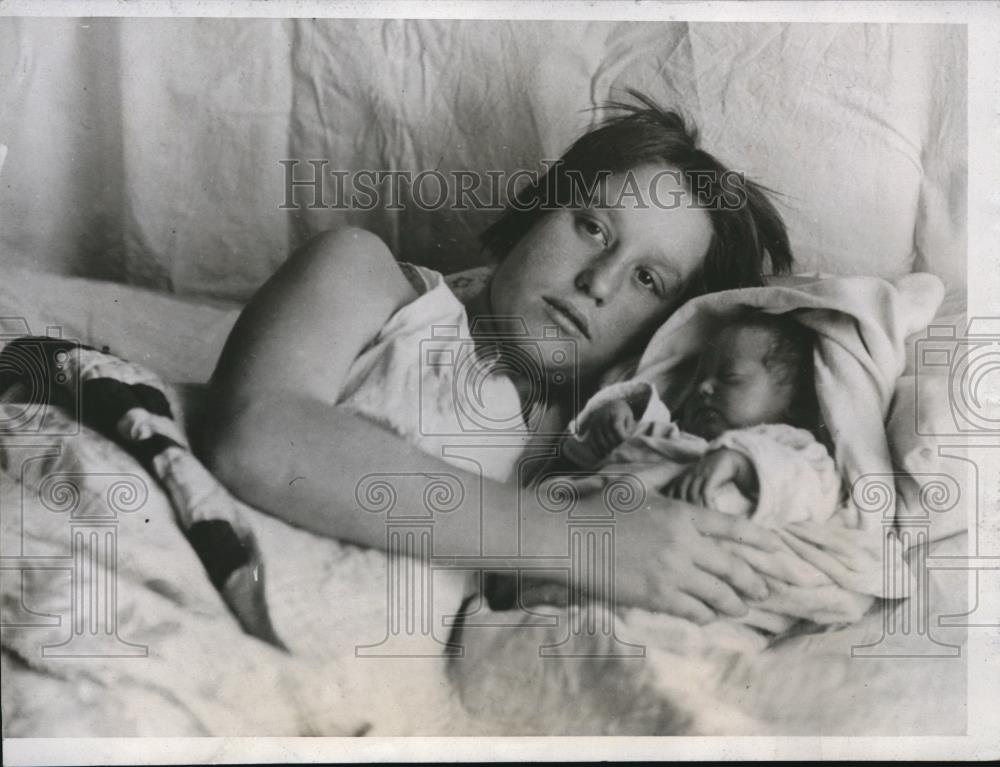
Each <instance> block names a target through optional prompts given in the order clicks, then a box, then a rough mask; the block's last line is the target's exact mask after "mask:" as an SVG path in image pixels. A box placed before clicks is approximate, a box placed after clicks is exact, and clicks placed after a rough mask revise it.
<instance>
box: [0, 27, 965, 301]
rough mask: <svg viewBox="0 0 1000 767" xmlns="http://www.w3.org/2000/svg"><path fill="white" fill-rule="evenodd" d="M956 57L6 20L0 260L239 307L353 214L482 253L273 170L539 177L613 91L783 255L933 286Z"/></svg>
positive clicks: (943, 228) (928, 51)
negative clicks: (659, 114)
mask: <svg viewBox="0 0 1000 767" xmlns="http://www.w3.org/2000/svg"><path fill="white" fill-rule="evenodd" d="M965 70H966V37H965V30H964V27H963V26H958V25H955V26H946V25H860V24H843V25H831V24H775V23H768V24H746V23H740V24H709V23H698V24H688V23H680V22H670V23H668V22H663V23H659V22H657V23H653V22H601V23H586V22H499V21H451V20H419V21H412V20H410V21H407V20H309V19H296V20H266V19H238V20H231V19H169V20H168V19H142V18H128V19H99V18H93V19H17V18H4V19H0V144H6V145H7V146H8V147H9V154H8V157H7V161H6V164H5V167H4V169H3V172H2V175H0V264H3V265H18V266H26V267H29V268H33V269H38V270H43V271H47V272H58V273H63V274H73V275H80V276H86V277H93V278H100V279H109V280H113V281H119V282H126V283H130V284H136V285H141V286H145V287H152V288H156V289H161V290H164V291H170V292H174V293H178V294H187V295H198V296H211V297H217V298H230V299H236V300H242V299H245V298H246V297H248V296H249V294H250V293H252V291H253V290H254V289H255V288H256V287H257V286H258V285H259V284H260V283H261V282H262V281H263V280H264V279H266V278H267V276H268V275H270V274H271V273H272V272H273V271H274V269H275V268H276V267H277V265H278V264H280V263H281V261H282V260H283V259H284V258H286V257H287V255H288V253H289V252H290V249H292V248H293V247H295V246H296V245H297V244H299V243H301V242H302V241H303V239H304V238H306V237H307V236H309V235H310V234H312V233H314V232H316V231H319V230H321V229H324V228H327V227H330V226H335V225H338V224H342V223H354V224H359V225H362V226H365V227H368V228H371V229H373V230H374V231H376V232H377V233H378V234H380V235H381V236H382V237H383V238H385V239H386V241H387V242H388V243H389V245H390V247H391V248H392V249H393V251H394V252H395V254H396V255H397V257H398V258H400V259H404V260H409V261H413V262H416V263H420V264H424V265H427V266H431V267H433V268H437V269H441V270H444V271H455V270H458V269H462V268H465V267H469V266H475V265H479V264H482V263H485V259H484V257H483V256H482V254H481V253H480V252H479V249H478V247H477V245H476V235H477V234H478V232H479V231H481V230H482V228H483V227H484V226H486V225H487V224H488V223H490V222H491V221H492V220H493V219H494V218H495V216H496V215H497V214H496V213H495V212H491V211H475V210H469V211H454V210H447V209H443V210H436V211H428V210H419V209H417V207H416V206H414V205H413V204H411V202H412V201H411V200H409V199H408V196H407V195H406V194H405V191H406V190H405V189H404V194H403V195H402V197H401V200H400V202H401V203H402V209H401V210H386V209H385V208H384V207H379V208H376V209H374V210H371V211H359V210H330V209H322V210H316V209H314V210H310V209H303V210H281V209H280V208H279V206H280V205H281V203H282V202H283V200H284V180H283V177H284V170H283V168H282V167H281V165H279V160H282V159H298V160H301V161H306V160H309V159H325V160H328V161H329V166H328V168H330V169H337V170H346V171H357V170H361V169H365V168H368V169H373V170H389V171H392V170H409V171H413V172H418V171H421V170H431V169H438V170H440V171H442V172H445V173H447V172H449V171H452V170H472V171H478V172H485V171H487V170H497V171H504V172H506V173H508V174H509V173H512V172H513V171H515V170H517V169H521V168H523V169H529V170H531V169H539V168H541V165H540V161H541V160H543V159H549V160H553V159H555V158H557V157H558V155H559V154H560V153H561V151H562V150H563V149H564V148H565V147H566V146H567V145H568V143H569V142H570V141H571V140H572V139H573V138H575V137H576V136H578V135H579V134H580V133H581V132H582V131H584V130H585V129H587V128H588V127H589V126H590V125H591V124H592V123H593V121H594V120H595V119H596V118H597V115H595V113H594V112H592V111H590V108H591V107H593V106H595V105H598V104H600V103H602V102H603V101H605V100H607V99H609V98H619V99H620V98H622V97H624V93H623V91H622V89H623V88H625V87H635V88H638V89H640V90H643V91H645V92H647V93H648V94H649V95H651V96H652V97H654V98H655V99H657V100H659V101H660V102H661V103H663V104H665V105H667V106H672V107H675V108H679V109H681V110H683V111H684V112H685V114H687V115H688V117H689V118H691V119H692V120H693V121H694V122H695V123H696V124H697V125H698V126H699V127H700V129H701V135H702V137H703V143H704V146H705V148H707V149H709V150H710V151H712V152H714V153H716V154H717V155H718V156H720V157H721V158H722V159H723V160H724V161H725V162H727V163H729V164H730V165H731V166H732V167H734V168H735V169H737V170H742V171H745V172H746V173H747V174H749V175H750V176H751V177H752V178H754V179H756V180H759V181H761V182H763V183H764V184H766V185H768V186H770V187H772V188H774V189H776V190H778V191H780V192H781V193H782V195H783V196H782V198H781V200H780V207H781V210H782V212H783V213H784V215H785V217H786V221H787V222H788V224H789V227H790V230H791V235H792V242H793V245H794V247H795V251H796V255H797V258H798V260H799V268H800V269H802V270H811V269H822V270H826V271H832V272H838V273H852V274H856V273H877V274H879V275H882V276H887V277H895V276H899V275H900V274H903V273H905V272H908V271H911V270H913V269H923V270H928V271H932V272H934V273H936V274H938V275H939V276H941V277H942V278H943V279H944V280H945V282H946V284H947V285H948V287H949V288H950V289H952V290H955V289H958V288H960V287H961V286H962V285H964V279H965V277H964V275H965V247H966V246H965V225H966V220H965V205H966V203H965V199H966V174H967V162H966V72H965ZM307 171H308V166H304V165H302V166H300V167H299V169H298V173H299V174H300V175H302V174H305V173H306V172H307ZM427 188H428V189H429V190H431V192H430V193H429V196H433V194H432V193H433V189H434V186H433V184H430V185H429V186H428V187H427ZM484 191H485V190H484ZM300 199H304V201H305V202H308V198H307V197H306V198H300Z"/></svg>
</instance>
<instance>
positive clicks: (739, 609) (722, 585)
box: [678, 569, 749, 618]
mask: <svg viewBox="0 0 1000 767" xmlns="http://www.w3.org/2000/svg"><path fill="white" fill-rule="evenodd" d="M678 588H680V589H681V590H682V591H684V592H686V593H688V594H690V595H691V596H693V597H695V598H697V599H700V600H701V601H702V602H704V603H705V604H707V605H708V606H709V607H712V608H714V609H715V610H717V611H719V612H720V613H723V614H725V615H731V616H733V617H734V618H739V617H742V616H744V615H746V614H747V612H748V611H749V608H748V607H747V606H746V604H744V602H743V600H742V599H740V598H739V595H738V594H737V593H736V592H735V591H733V589H732V587H731V586H729V584H727V583H726V582H725V581H723V580H721V579H720V578H716V577H715V576H714V575H711V574H710V573H709V572H707V571H705V570H700V569H698V570H694V571H693V572H690V573H686V574H685V577H684V582H683V584H680V583H679V584H678Z"/></svg>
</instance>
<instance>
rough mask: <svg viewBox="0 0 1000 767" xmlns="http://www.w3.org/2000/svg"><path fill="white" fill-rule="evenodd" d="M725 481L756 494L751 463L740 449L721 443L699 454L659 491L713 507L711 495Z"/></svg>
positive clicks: (712, 495)
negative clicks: (698, 456)
mask: <svg viewBox="0 0 1000 767" xmlns="http://www.w3.org/2000/svg"><path fill="white" fill-rule="evenodd" d="M727 482H732V483H733V484H735V485H736V487H737V488H738V489H739V491H740V492H741V493H743V495H744V496H746V497H747V498H756V496H757V492H758V490H759V485H758V480H757V471H756V469H754V467H753V463H752V462H751V461H750V459H749V458H747V457H746V456H745V455H743V453H740V452H739V451H736V450H730V449H729V448H725V447H724V448H720V449H718V450H713V451H711V452H710V453H706V454H705V455H703V456H702V457H701V459H700V460H699V461H698V462H697V463H696V464H694V465H693V466H690V467H688V468H687V469H686V470H685V471H683V472H682V473H681V474H678V475H677V476H676V477H674V478H673V479H672V480H670V482H669V483H668V484H667V485H666V487H664V488H663V493H664V495H667V496H668V497H670V498H676V499H678V500H680V501H687V502H688V503H696V504H698V505H699V506H704V507H706V508H714V507H715V495H716V493H717V492H718V490H719V488H720V487H722V486H723V485H725V484H726V483H727Z"/></svg>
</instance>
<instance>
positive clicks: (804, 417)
mask: <svg viewBox="0 0 1000 767" xmlns="http://www.w3.org/2000/svg"><path fill="white" fill-rule="evenodd" d="M812 349H813V336H812V332H811V331H810V330H809V329H808V328H806V327H804V326H803V325H800V324H799V323H797V322H795V321H794V320H793V319H791V318H790V317H788V316H785V315H775V314H766V313H764V312H756V313H754V314H751V315H749V316H747V317H744V318H742V319H739V320H736V321H734V322H732V323H730V324H728V325H726V326H725V327H723V328H722V330H721V331H719V333H718V334H717V335H716V336H715V338H713V339H712V340H711V341H710V342H709V343H708V344H707V345H706V347H705V349H704V351H703V352H702V353H701V357H700V358H699V360H698V368H697V372H696V374H695V387H694V390H693V391H692V392H691V394H690V395H689V396H688V398H687V400H686V401H685V402H684V405H683V406H682V408H681V414H680V419H679V425H680V427H681V428H682V429H683V430H684V431H687V432H690V433H692V434H697V435H698V436H700V437H704V438H705V439H715V438H716V437H718V436H719V435H720V434H722V433H723V432H724V431H727V430H729V429H742V428H746V427H749V426H758V425H760V424H765V423H785V424H789V425H791V426H798V427H800V428H804V429H809V430H814V427H815V422H816V419H817V406H816V392H815V387H814V384H813V361H812V359H813V358H812Z"/></svg>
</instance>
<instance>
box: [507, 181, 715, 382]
mask: <svg viewBox="0 0 1000 767" xmlns="http://www.w3.org/2000/svg"><path fill="white" fill-rule="evenodd" d="M663 170H664V168H663V167H661V166H644V167H641V168H637V169H635V170H633V171H631V173H632V175H633V178H634V181H635V183H636V185H637V187H638V190H639V199H637V197H636V195H630V194H629V193H628V189H629V188H633V187H632V183H631V181H630V182H629V186H628V187H627V188H625V190H624V191H625V194H624V195H621V192H622V191H623V186H624V184H625V182H626V176H625V174H619V175H615V176H612V177H611V178H610V179H609V182H608V185H607V189H608V194H607V196H606V198H605V199H604V200H598V201H596V202H595V203H594V205H593V206H591V207H588V208H565V209H560V210H556V211H552V212H550V213H547V214H545V215H543V216H542V218H541V219H540V220H539V221H538V222H537V223H536V224H535V226H534V227H532V229H531V230H530V231H529V232H528V233H527V234H526V235H525V236H524V237H522V238H521V240H520V242H518V243H517V244H516V245H515V246H514V247H513V248H512V249H511V251H510V252H509V253H508V254H507V257H506V258H505V259H504V260H503V261H502V262H501V263H500V264H499V266H498V267H497V269H496V271H495V272H494V275H493V278H492V280H491V283H490V288H489V290H490V294H489V296H490V301H491V304H492V311H493V313H494V314H495V315H504V316H508V317H520V318H521V319H523V321H524V322H525V324H526V325H527V328H528V331H529V333H530V334H531V337H532V338H545V337H546V335H545V333H544V331H545V328H551V327H552V326H556V327H558V328H559V330H560V333H559V335H560V336H561V337H563V338H566V337H569V338H572V339H574V340H575V342H576V343H575V346H576V358H577V360H576V361H577V366H578V367H577V375H578V376H579V377H582V378H583V380H593V378H594V377H595V376H596V375H599V374H600V373H601V372H603V371H604V370H606V369H607V368H608V367H609V366H610V365H612V364H613V363H614V362H616V361H617V360H619V359H620V358H621V355H622V354H623V353H624V352H625V351H626V350H628V349H629V348H630V347H631V346H632V345H633V344H635V343H637V342H640V341H642V340H644V339H645V338H648V337H649V336H650V334H652V332H653V331H654V330H655V329H656V328H657V327H658V326H659V325H660V324H661V323H662V322H663V321H664V320H665V319H666V318H667V316H668V315H669V314H670V312H671V311H672V310H673V309H674V308H676V305H677V302H678V300H679V298H680V295H681V293H682V291H683V289H684V287H685V285H686V282H687V280H688V279H689V278H690V277H691V276H692V274H693V273H694V271H695V270H696V269H697V267H698V266H699V265H700V264H701V262H702V260H703V259H704V257H705V254H706V253H707V252H708V247H709V244H710V243H711V240H712V225H711V221H710V219H709V216H708V213H707V212H706V211H705V210H703V209H700V208H695V207H693V199H692V198H691V196H690V195H689V194H688V192H687V191H686V190H685V189H684V187H683V185H682V184H680V183H678V181H677V180H676V179H674V178H673V176H675V175H677V174H663V173H662V171H663ZM656 174H659V176H657V175H656ZM651 182H652V183H653V184H654V185H655V189H656V196H655V197H653V198H652V199H651V196H650V195H649V193H648V190H649V189H650V184H651ZM620 195H621V198H622V199H621V202H620V204H618V205H614V203H615V201H618V200H619V196H620ZM657 200H659V201H662V202H663V204H661V205H657V204H655V203H656V201H657ZM671 203H672V205H671Z"/></svg>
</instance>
